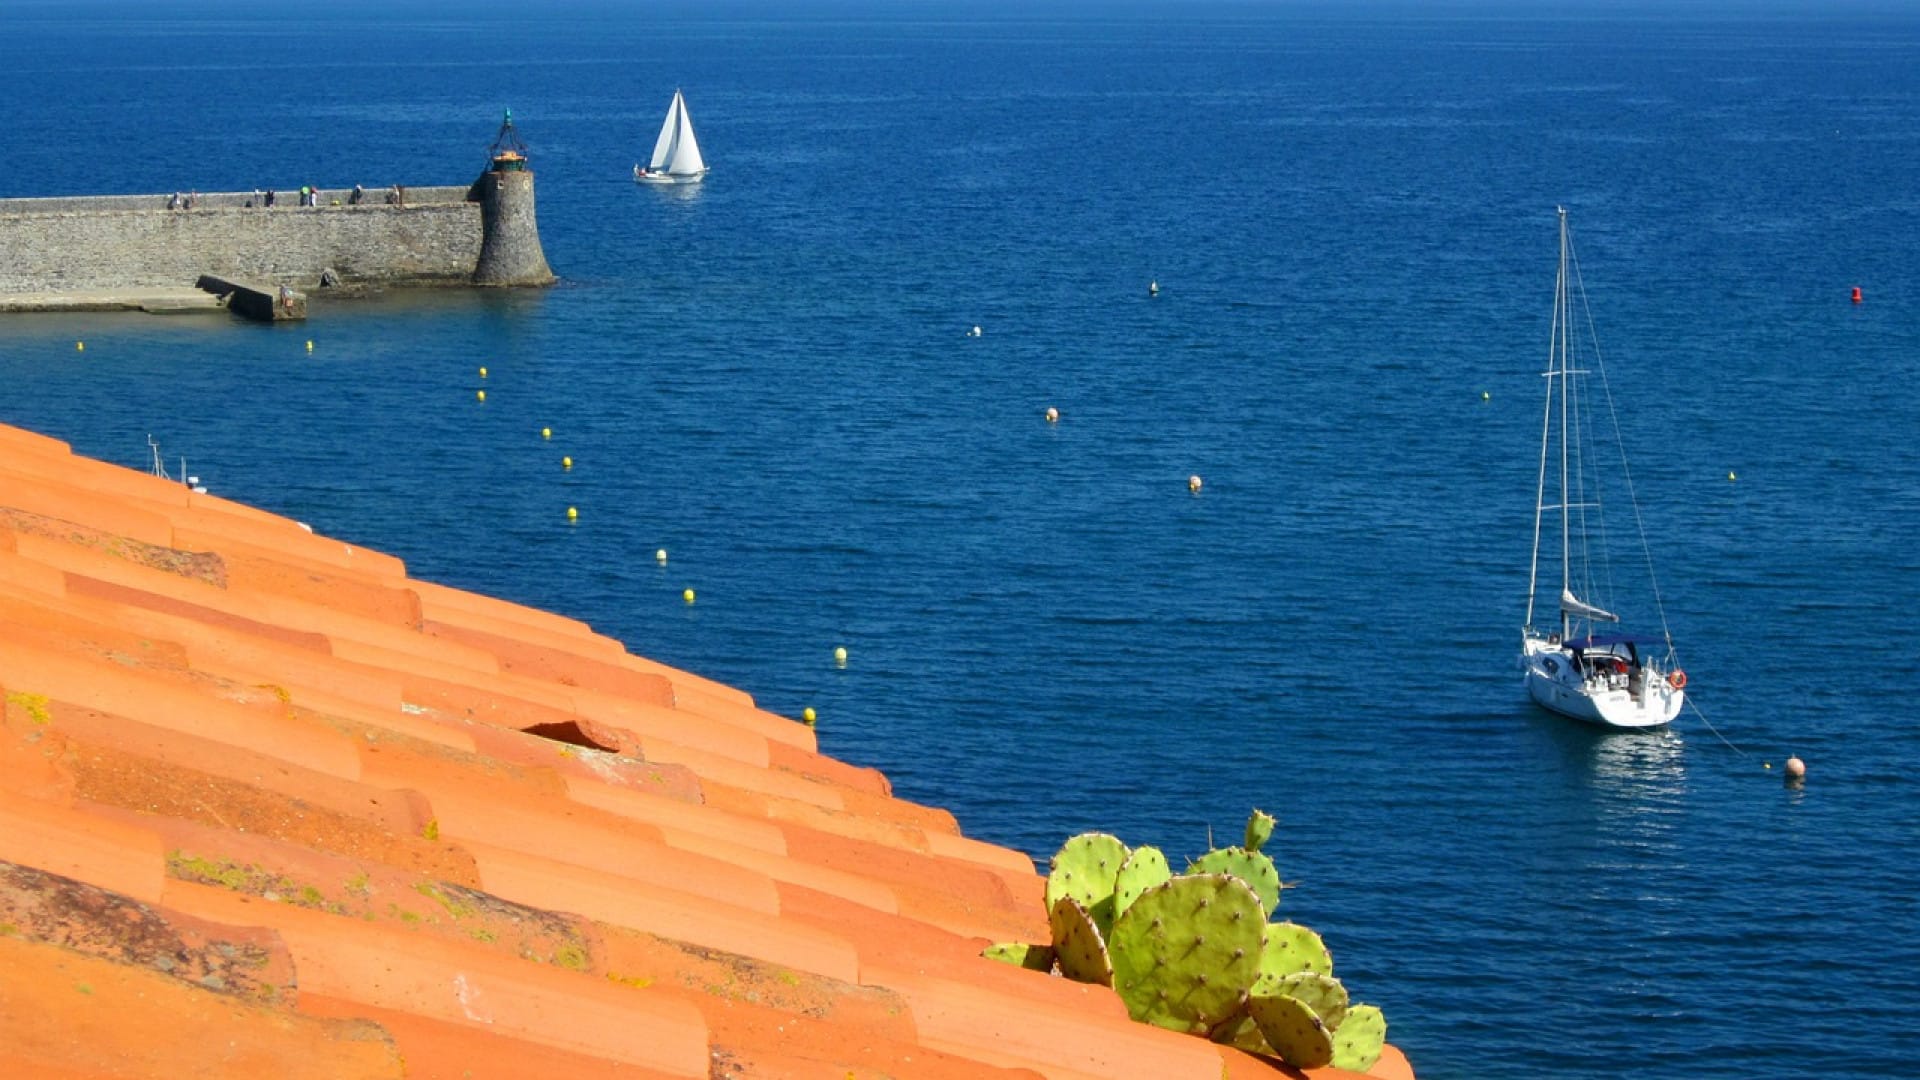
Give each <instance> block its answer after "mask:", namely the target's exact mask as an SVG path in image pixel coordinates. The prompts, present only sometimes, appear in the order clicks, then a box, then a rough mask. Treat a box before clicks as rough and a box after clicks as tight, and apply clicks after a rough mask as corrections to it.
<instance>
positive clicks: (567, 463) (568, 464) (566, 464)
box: [560, 457, 573, 469]
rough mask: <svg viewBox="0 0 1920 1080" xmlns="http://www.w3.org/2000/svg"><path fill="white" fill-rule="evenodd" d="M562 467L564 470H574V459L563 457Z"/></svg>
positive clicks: (561, 460)
mask: <svg viewBox="0 0 1920 1080" xmlns="http://www.w3.org/2000/svg"><path fill="white" fill-rule="evenodd" d="M560 467H561V468H563V469H571V468H573V459H572V458H570V457H563V458H561V459H560Z"/></svg>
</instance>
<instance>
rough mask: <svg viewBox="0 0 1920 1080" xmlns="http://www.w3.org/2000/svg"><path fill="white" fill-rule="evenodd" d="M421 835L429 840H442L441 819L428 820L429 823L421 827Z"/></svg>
mask: <svg viewBox="0 0 1920 1080" xmlns="http://www.w3.org/2000/svg"><path fill="white" fill-rule="evenodd" d="M420 835H421V836H422V837H423V838H425V839H427V840H438V839H440V819H439V818H428V819H427V823H426V824H425V825H422V826H420Z"/></svg>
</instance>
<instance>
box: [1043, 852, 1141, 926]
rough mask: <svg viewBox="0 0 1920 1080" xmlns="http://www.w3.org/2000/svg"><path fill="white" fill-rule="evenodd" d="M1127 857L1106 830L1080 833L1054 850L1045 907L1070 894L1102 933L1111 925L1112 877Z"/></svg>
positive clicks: (1050, 908)
mask: <svg viewBox="0 0 1920 1080" xmlns="http://www.w3.org/2000/svg"><path fill="white" fill-rule="evenodd" d="M1126 859H1127V845H1125V844H1123V843H1121V842H1120V838H1119V837H1116V836H1109V835H1108V834H1106V833H1081V834H1080V835H1079V836H1075V837H1072V838H1070V839H1069V840H1068V841H1067V842H1066V843H1065V844H1062V845H1061V846H1060V850H1059V851H1057V852H1055V853H1054V856H1053V863H1052V869H1051V871H1050V872H1049V873H1048V874H1047V909H1048V910H1049V911H1051V910H1052V909H1053V905H1054V903H1055V902H1056V901H1058V900H1059V899H1060V898H1061V897H1063V896H1071V897H1073V898H1074V899H1075V900H1078V901H1080V906H1081V907H1083V908H1086V909H1087V914H1088V915H1090V916H1092V918H1093V924H1094V925H1095V926H1098V927H1099V928H1100V932H1101V933H1102V934H1105V933H1106V932H1107V931H1108V930H1109V929H1111V928H1112V927H1113V914H1114V912H1113V879H1114V877H1115V875H1117V874H1119V872H1120V864H1121V863H1123V862H1125V861H1126Z"/></svg>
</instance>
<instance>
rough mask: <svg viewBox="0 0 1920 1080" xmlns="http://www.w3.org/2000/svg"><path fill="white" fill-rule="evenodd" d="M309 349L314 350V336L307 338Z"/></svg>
mask: <svg viewBox="0 0 1920 1080" xmlns="http://www.w3.org/2000/svg"><path fill="white" fill-rule="evenodd" d="M307 351H308V352H312V351H313V339H312V338H308V339H307Z"/></svg>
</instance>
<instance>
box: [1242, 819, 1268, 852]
mask: <svg viewBox="0 0 1920 1080" xmlns="http://www.w3.org/2000/svg"><path fill="white" fill-rule="evenodd" d="M1273 826H1274V820H1273V815H1272V814H1269V813H1267V812H1266V811H1265V810H1255V811H1254V812H1253V814H1252V815H1251V816H1250V817H1248V818H1247V843H1246V848H1247V850H1248V851H1252V852H1258V851H1259V850H1260V849H1261V848H1262V847H1264V846H1266V843H1267V841H1268V840H1269V839H1270V838H1272V836H1273Z"/></svg>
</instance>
